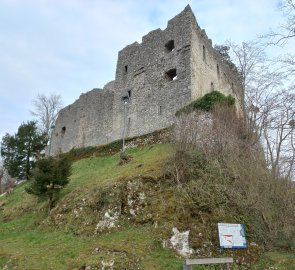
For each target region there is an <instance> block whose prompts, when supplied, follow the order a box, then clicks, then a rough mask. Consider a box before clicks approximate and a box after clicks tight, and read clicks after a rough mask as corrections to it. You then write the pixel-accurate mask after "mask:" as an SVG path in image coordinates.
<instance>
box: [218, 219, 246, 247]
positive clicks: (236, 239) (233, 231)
mask: <svg viewBox="0 0 295 270" xmlns="http://www.w3.org/2000/svg"><path fill="white" fill-rule="evenodd" d="M218 234H219V242H220V247H221V248H246V247H247V245H246V237H245V228H244V225H243V224H230V223H218Z"/></svg>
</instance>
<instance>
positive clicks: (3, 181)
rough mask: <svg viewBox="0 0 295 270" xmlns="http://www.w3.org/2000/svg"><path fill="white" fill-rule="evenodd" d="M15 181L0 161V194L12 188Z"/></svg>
mask: <svg viewBox="0 0 295 270" xmlns="http://www.w3.org/2000/svg"><path fill="white" fill-rule="evenodd" d="M14 185H15V180H14V179H13V178H12V177H11V176H10V175H9V174H8V172H7V170H6V169H5V168H4V166H3V163H2V162H1V161H0V194H2V193H4V192H6V191H7V190H9V189H11V188H13V186H14Z"/></svg>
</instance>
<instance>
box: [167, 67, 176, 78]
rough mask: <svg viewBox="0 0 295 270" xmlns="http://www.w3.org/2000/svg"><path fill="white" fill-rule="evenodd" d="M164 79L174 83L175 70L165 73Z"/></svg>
mask: <svg viewBox="0 0 295 270" xmlns="http://www.w3.org/2000/svg"><path fill="white" fill-rule="evenodd" d="M165 77H166V79H167V80H168V81H175V80H176V79H177V73H176V68H173V69H170V70H168V71H167V72H166V73H165Z"/></svg>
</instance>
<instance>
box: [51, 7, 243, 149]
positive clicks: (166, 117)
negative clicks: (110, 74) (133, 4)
mask: <svg viewBox="0 0 295 270" xmlns="http://www.w3.org/2000/svg"><path fill="white" fill-rule="evenodd" d="M212 90H218V91H220V92H222V93H223V94H225V95H229V94H231V95H232V96H233V97H234V98H235V99H236V108H237V111H238V112H239V113H240V114H242V110H243V109H242V108H243V90H242V86H241V83H240V82H239V80H238V76H237V73H236V72H234V71H233V70H231V69H230V68H229V67H228V66H227V65H226V64H225V63H224V61H222V58H221V56H220V55H219V53H217V52H216V51H215V50H214V49H213V48H212V41H211V40H210V39H208V37H207V35H206V33H205V31H204V30H202V29H201V28H200V27H199V25H198V24H197V21H196V19H195V16H194V14H193V12H192V10H191V8H190V6H187V7H186V8H185V9H184V10H183V11H182V12H181V13H180V14H178V15H177V16H175V17H174V18H173V19H171V20H169V21H168V25H167V28H166V29H165V30H161V29H156V30H154V31H151V32H150V33H148V34H147V35H145V36H143V38H142V42H141V43H140V44H139V43H137V42H135V43H133V44H131V45H128V46H126V47H125V48H124V49H122V50H121V51H119V53H118V61H117V69H116V78H115V80H114V81H111V82H109V83H108V84H106V85H105V86H104V88H103V89H98V88H95V89H93V90H91V91H89V92H87V93H85V94H82V95H81V96H80V97H79V99H78V100H76V101H75V102H74V103H73V104H71V105H69V106H67V107H65V108H64V109H62V110H61V111H60V113H59V116H58V118H57V120H56V124H55V129H54V130H53V133H52V142H51V153H53V154H56V153H58V152H68V151H70V150H71V149H72V148H80V147H86V146H93V145H101V144H107V143H110V142H112V141H115V140H118V139H122V132H123V127H124V106H125V105H124V102H123V101H122V97H125V98H126V97H127V98H128V99H129V102H128V104H127V105H126V107H125V108H126V115H127V117H126V121H125V122H126V136H127V137H133V136H138V135H143V134H147V133H150V132H153V131H155V130H159V129H162V128H166V127H169V126H171V125H172V124H173V123H174V121H175V112H176V111H178V110H179V109H180V108H182V107H184V106H185V105H187V104H189V103H190V102H192V101H193V100H195V99H197V98H199V97H201V96H203V95H204V94H206V93H209V92H210V91H212Z"/></svg>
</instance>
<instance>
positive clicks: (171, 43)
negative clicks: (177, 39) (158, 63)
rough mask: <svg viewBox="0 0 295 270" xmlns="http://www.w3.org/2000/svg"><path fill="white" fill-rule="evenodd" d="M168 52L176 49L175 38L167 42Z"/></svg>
mask: <svg viewBox="0 0 295 270" xmlns="http://www.w3.org/2000/svg"><path fill="white" fill-rule="evenodd" d="M165 48H166V52H172V51H173V50H174V40H169V41H168V42H167V43H166V44H165Z"/></svg>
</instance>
